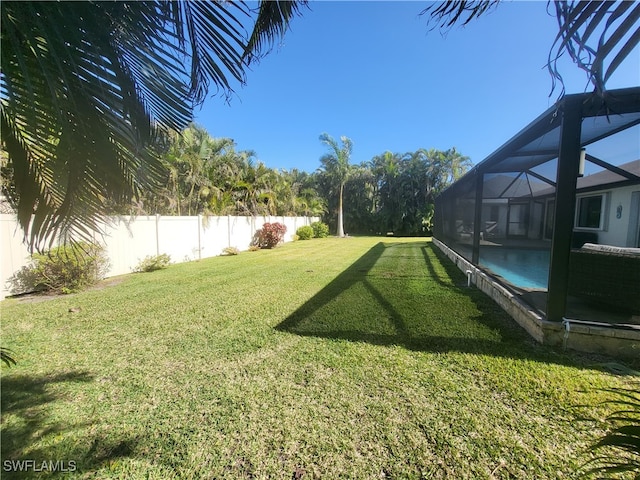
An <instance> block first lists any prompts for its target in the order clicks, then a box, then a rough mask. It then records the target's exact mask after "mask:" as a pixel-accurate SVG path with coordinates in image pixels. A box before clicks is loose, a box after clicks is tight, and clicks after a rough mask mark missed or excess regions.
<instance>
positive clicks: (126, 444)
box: [0, 371, 136, 479]
mask: <svg viewBox="0 0 640 480" xmlns="http://www.w3.org/2000/svg"><path fill="white" fill-rule="evenodd" d="M91 381H93V376H92V375H91V374H89V373H88V372H77V371H69V372H64V373H59V374H57V375H42V376H34V375H9V376H7V375H3V377H2V380H1V383H2V390H1V409H2V443H1V448H0V457H1V460H2V461H1V465H2V466H1V467H0V468H1V469H2V470H1V476H2V478H3V479H4V478H33V477H34V476H38V475H49V474H52V475H55V476H61V477H63V476H65V475H68V474H69V473H70V472H91V471H95V470H97V469H99V468H100V467H101V466H103V465H104V464H106V463H108V462H110V461H113V460H114V459H117V458H120V457H124V456H128V455H130V454H131V452H132V451H133V446H134V445H135V443H136V440H135V439H124V440H123V439H122V438H121V437H120V438H119V439H118V440H116V441H110V440H108V439H103V438H100V437H99V436H93V437H91V438H89V439H87V438H86V436H84V437H81V438H82V439H81V440H80V441H78V439H77V437H76V436H75V435H74V433H76V432H77V431H79V430H81V429H85V428H88V427H90V426H91V425H90V424H88V423H86V422H84V423H83V422H82V421H79V422H77V423H74V424H73V425H67V424H61V423H60V422H57V421H56V420H55V418H54V417H53V415H52V413H51V408H50V407H51V406H52V405H53V404H54V403H55V402H63V401H65V396H66V395H65V394H60V393H55V392H56V390H57V391H59V390H60V389H58V388H56V386H57V385H61V384H72V383H87V382H91Z"/></svg>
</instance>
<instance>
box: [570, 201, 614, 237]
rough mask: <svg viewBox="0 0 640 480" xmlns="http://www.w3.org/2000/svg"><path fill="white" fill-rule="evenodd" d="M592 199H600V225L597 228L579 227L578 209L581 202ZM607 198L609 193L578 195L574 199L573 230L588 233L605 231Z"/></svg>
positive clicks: (607, 222)
mask: <svg viewBox="0 0 640 480" xmlns="http://www.w3.org/2000/svg"><path fill="white" fill-rule="evenodd" d="M592 197H602V201H601V202H600V224H599V225H598V226H597V227H581V226H580V225H579V224H578V222H579V221H580V207H581V205H582V200H584V199H586V198H592ZM609 197H610V192H593V193H586V194H584V195H578V196H577V197H576V211H575V219H574V223H573V224H574V228H575V230H584V231H588V232H602V231H606V230H607V225H608V224H609V215H608V214H609Z"/></svg>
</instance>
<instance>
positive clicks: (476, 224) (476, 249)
mask: <svg viewBox="0 0 640 480" xmlns="http://www.w3.org/2000/svg"><path fill="white" fill-rule="evenodd" d="M483 185H484V175H483V174H482V173H481V172H477V173H476V200H475V204H474V209H475V210H474V216H473V249H472V251H471V263H473V264H474V265H478V264H479V263H480V232H482V187H483Z"/></svg>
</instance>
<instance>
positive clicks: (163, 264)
mask: <svg viewBox="0 0 640 480" xmlns="http://www.w3.org/2000/svg"><path fill="white" fill-rule="evenodd" d="M170 263H171V257H170V256H169V255H167V254H166V253H161V254H160V255H147V256H146V257H144V259H143V260H141V261H140V263H138V265H136V268H134V269H133V271H134V272H138V273H141V272H154V271H156V270H162V269H163V268H167V267H168V266H169V264H170Z"/></svg>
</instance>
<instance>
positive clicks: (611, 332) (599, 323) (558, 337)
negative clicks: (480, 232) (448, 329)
mask: <svg viewBox="0 0 640 480" xmlns="http://www.w3.org/2000/svg"><path fill="white" fill-rule="evenodd" d="M432 241H433V245H434V246H436V247H438V249H439V250H440V251H441V252H442V253H444V254H445V255H446V256H447V257H448V258H449V259H450V260H451V261H452V262H453V263H454V264H455V265H456V266H457V267H458V268H459V269H460V270H461V271H462V272H463V273H465V274H467V275H468V277H469V278H470V282H471V283H472V284H473V285H475V286H476V287H477V288H478V289H480V290H481V291H482V292H484V293H485V294H486V295H488V296H489V297H491V298H492V299H493V300H494V301H495V302H496V303H497V304H498V305H500V307H501V308H502V309H503V310H505V311H506V312H507V313H508V314H509V315H510V316H511V317H512V318H513V319H514V320H515V321H516V322H517V323H518V324H519V325H520V326H521V327H522V328H524V329H525V330H526V331H527V332H528V333H529V335H531V336H532V337H533V338H534V339H535V340H536V341H538V342H539V343H542V344H545V345H553V346H563V347H564V348H571V349H574V350H579V351H583V352H591V353H602V354H607V355H612V356H616V357H631V358H638V357H640V318H636V317H637V316H630V315H620V314H617V313H614V312H608V311H602V310H596V309H593V308H592V307H588V306H586V305H584V304H580V303H579V302H575V301H570V302H568V305H569V308H568V311H569V313H570V315H569V316H567V317H566V318H565V321H563V322H551V321H549V320H547V319H546V317H545V314H544V305H545V304H546V292H544V291H539V292H530V291H523V290H519V289H514V288H509V287H507V286H505V285H503V284H502V283H500V282H499V281H498V280H497V279H496V278H495V277H493V276H491V275H489V274H488V273H486V272H484V271H483V270H481V269H480V268H478V267H477V266H475V265H473V264H472V263H471V262H469V261H468V260H467V259H465V258H464V257H462V256H461V255H459V254H458V253H456V252H455V251H454V250H452V249H451V248H449V247H448V246H447V245H445V244H444V243H442V242H441V241H439V240H438V239H436V238H434V239H433V240H432ZM574 315H575V317H576V318H573V317H574Z"/></svg>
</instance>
